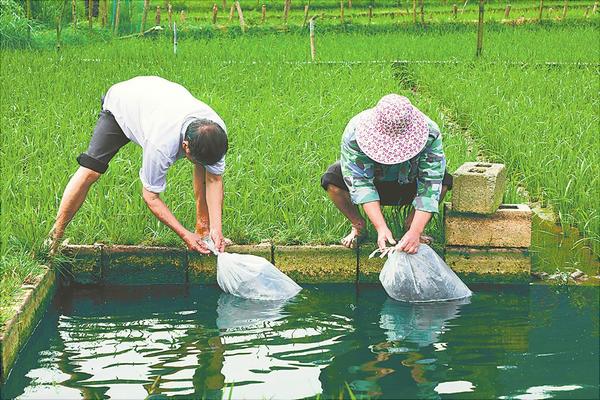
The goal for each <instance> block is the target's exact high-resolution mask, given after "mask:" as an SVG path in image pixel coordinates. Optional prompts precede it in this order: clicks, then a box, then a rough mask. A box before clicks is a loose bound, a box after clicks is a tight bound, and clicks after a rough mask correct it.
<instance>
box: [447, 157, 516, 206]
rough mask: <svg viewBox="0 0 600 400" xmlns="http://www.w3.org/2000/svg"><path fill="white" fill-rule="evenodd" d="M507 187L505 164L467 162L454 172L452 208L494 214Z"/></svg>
mask: <svg viewBox="0 0 600 400" xmlns="http://www.w3.org/2000/svg"><path fill="white" fill-rule="evenodd" d="M505 189H506V168H505V167H504V164H492V163H481V162H467V163H464V164H463V165H462V166H460V168H458V169H457V170H456V172H454V186H453V188H452V208H453V209H454V210H455V211H457V212H468V213H476V214H493V213H494V212H496V210H497V209H498V206H500V204H501V203H502V196H503V195H504V190H505Z"/></svg>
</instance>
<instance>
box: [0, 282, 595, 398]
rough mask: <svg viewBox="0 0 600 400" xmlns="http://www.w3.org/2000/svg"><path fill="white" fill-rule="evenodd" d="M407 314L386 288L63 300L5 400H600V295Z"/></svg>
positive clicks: (119, 293) (560, 295) (509, 292)
mask: <svg viewBox="0 0 600 400" xmlns="http://www.w3.org/2000/svg"><path fill="white" fill-rule="evenodd" d="M471 288H472V289H473V290H474V292H475V295H474V296H473V297H472V298H471V299H470V300H467V301H461V302H458V303H457V302H454V303H440V304H421V305H410V304H404V303H399V302H396V301H394V300H392V299H389V298H388V297H387V296H386V294H385V292H384V291H383V289H382V288H381V287H379V286H375V285H374V286H361V287H360V288H358V289H357V288H356V287H355V286H353V285H319V286H305V289H304V290H303V291H302V292H301V293H300V294H299V295H298V296H297V297H296V298H294V299H292V300H291V301H288V302H259V301H250V300H242V299H238V298H235V297H232V296H231V295H226V294H223V293H221V291H220V290H219V289H218V288H217V287H212V286H192V287H183V286H154V287H121V288H104V289H103V288H94V289H86V288H77V289H69V290H63V291H61V292H59V293H58V294H57V296H56V301H55V302H54V304H52V305H51V306H50V307H49V310H48V312H47V313H46V315H45V317H44V319H43V320H42V322H41V324H40V326H39V327H38V329H37V330H36V332H35V334H34V335H33V336H32V338H31V340H30V341H29V343H28V345H27V347H26V348H25V350H24V351H23V352H22V353H21V355H20V358H19V360H18V362H17V365H16V366H15V368H14V369H13V371H12V373H11V375H10V377H9V380H8V382H7V384H6V385H5V386H4V387H3V388H2V396H1V397H3V398H13V397H22V398H43V399H47V398H60V399H67V398H88V399H89V398H118V399H122V398H145V397H147V396H148V395H149V394H151V397H153V398H161V397H165V396H168V397H175V398H177V397H180V398H192V397H193V398H207V399H209V398H219V399H220V398H224V399H227V398H232V399H238V398H248V399H270V398H274V399H284V398H286V399H287V398H315V397H316V396H318V395H319V394H320V398H321V399H323V398H330V397H335V398H339V397H340V395H342V396H343V397H344V398H350V395H349V392H348V388H350V389H351V390H352V392H353V395H354V396H356V397H357V398H394V399H399V398H411V399H412V398H466V399H481V398H492V397H494V398H507V399H508V398H515V399H541V398H553V397H555V398H561V399H564V398H597V397H598V396H599V390H600V386H599V373H600V371H599V366H598V357H599V354H598V346H599V345H598V340H599V336H598V331H599V327H598V315H599V309H598V293H599V292H598V290H599V289H598V288H597V287H551V286H544V285H521V286H474V285H472V286H471Z"/></svg>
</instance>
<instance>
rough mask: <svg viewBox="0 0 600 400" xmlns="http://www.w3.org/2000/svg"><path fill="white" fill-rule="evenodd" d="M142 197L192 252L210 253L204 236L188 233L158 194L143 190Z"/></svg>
mask: <svg viewBox="0 0 600 400" xmlns="http://www.w3.org/2000/svg"><path fill="white" fill-rule="evenodd" d="M142 196H143V198H144V201H145V202H146V204H147V205H148V208H149V209H150V211H152V214H154V215H155V216H156V218H158V219H159V221H161V222H162V223H163V224H165V225H167V226H168V227H169V228H171V230H173V232H175V233H176V234H177V235H178V236H179V237H180V238H181V239H182V240H183V241H184V242H185V244H186V245H187V246H188V248H189V249H190V250H195V251H197V252H199V253H203V254H208V253H210V251H209V250H208V249H207V248H206V246H205V245H204V243H203V242H202V236H200V235H198V234H197V233H194V232H190V231H188V230H187V229H186V228H185V227H184V226H183V225H181V223H180V222H179V221H178V220H177V218H175V216H174V215H173V213H172V212H171V210H169V207H167V205H166V204H165V203H164V202H163V201H162V199H161V198H160V196H159V195H158V193H153V192H150V191H149V190H147V189H146V188H143V189H142Z"/></svg>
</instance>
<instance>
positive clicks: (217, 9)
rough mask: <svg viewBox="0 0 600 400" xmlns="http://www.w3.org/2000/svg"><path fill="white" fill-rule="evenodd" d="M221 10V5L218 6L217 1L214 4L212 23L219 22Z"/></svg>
mask: <svg viewBox="0 0 600 400" xmlns="http://www.w3.org/2000/svg"><path fill="white" fill-rule="evenodd" d="M218 12H219V7H217V3H215V4H214V5H213V16H212V23H213V25H215V24H216V23H217V13H218Z"/></svg>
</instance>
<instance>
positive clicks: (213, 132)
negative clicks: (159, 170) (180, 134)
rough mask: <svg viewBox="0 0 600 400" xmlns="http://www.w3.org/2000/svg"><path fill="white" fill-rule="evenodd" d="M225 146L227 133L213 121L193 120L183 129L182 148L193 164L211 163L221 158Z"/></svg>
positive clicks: (226, 146)
mask: <svg viewBox="0 0 600 400" xmlns="http://www.w3.org/2000/svg"><path fill="white" fill-rule="evenodd" d="M227 148H228V142H227V134H226V133H225V131H224V130H223V128H221V127H220V126H219V125H218V124H217V123H215V122H213V121H209V120H207V119H198V120H195V121H194V122H192V123H191V124H189V125H188V127H187V129H186V131H185V139H184V141H183V150H184V151H185V156H186V157H187V158H188V159H189V160H190V161H191V162H193V163H194V164H202V165H213V164H215V163H216V162H217V161H219V160H220V159H221V158H223V156H224V155H225V153H227Z"/></svg>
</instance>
